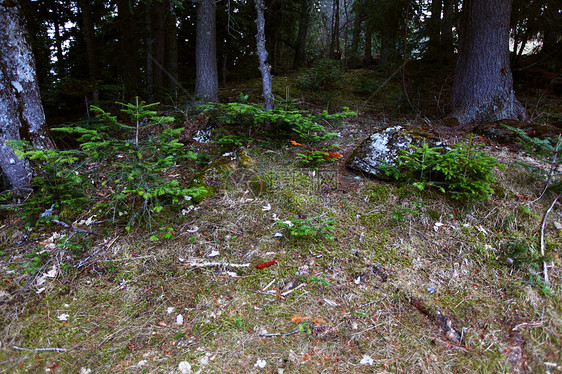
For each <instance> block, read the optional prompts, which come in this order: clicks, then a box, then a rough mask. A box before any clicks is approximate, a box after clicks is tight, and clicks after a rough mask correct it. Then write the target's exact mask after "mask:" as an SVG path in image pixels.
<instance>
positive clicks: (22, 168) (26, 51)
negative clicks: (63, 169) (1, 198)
mask: <svg viewBox="0 0 562 374" xmlns="http://www.w3.org/2000/svg"><path fill="white" fill-rule="evenodd" d="M26 38H27V32H26V30H25V26H24V22H23V18H22V17H21V13H20V8H19V4H18V2H17V1H10V2H0V50H1V51H2V53H1V54H0V168H2V171H3V173H4V175H5V176H6V177H7V179H8V181H9V183H10V184H11V186H12V188H14V189H15V190H18V191H20V192H23V191H25V190H28V189H29V183H30V180H31V172H30V169H29V165H28V163H27V162H26V161H25V160H20V159H19V158H18V157H17V156H16V155H15V154H14V152H13V150H12V149H11V148H10V147H9V146H7V145H6V140H10V139H13V140H19V139H24V140H28V141H30V142H31V144H33V145H34V146H36V147H44V148H52V147H53V143H52V141H51V140H50V139H49V137H48V136H47V132H46V130H45V114H44V112H43V106H42V105H41V97H40V94H39V86H38V84H37V77H36V73H35V62H34V60H33V55H32V52H31V47H30V45H29V43H28V41H27V39H26Z"/></svg>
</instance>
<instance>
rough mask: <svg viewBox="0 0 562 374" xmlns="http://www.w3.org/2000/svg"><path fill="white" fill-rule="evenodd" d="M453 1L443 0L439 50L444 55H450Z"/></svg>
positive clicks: (451, 52)
mask: <svg viewBox="0 0 562 374" xmlns="http://www.w3.org/2000/svg"><path fill="white" fill-rule="evenodd" d="M453 3H454V1H453V0H444V1H443V20H442V21H441V51H442V52H443V53H444V54H445V55H446V56H449V55H452V54H453V52H454V45H453V42H454V40H453V21H454V16H455V12H454V8H453V6H454V4H453Z"/></svg>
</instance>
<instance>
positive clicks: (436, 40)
mask: <svg viewBox="0 0 562 374" xmlns="http://www.w3.org/2000/svg"><path fill="white" fill-rule="evenodd" d="M441 9H442V0H432V1H431V18H430V19H429V27H428V29H429V30H428V31H429V42H428V47H427V54H428V55H429V56H439V53H440V51H441Z"/></svg>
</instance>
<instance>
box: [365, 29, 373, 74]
mask: <svg viewBox="0 0 562 374" xmlns="http://www.w3.org/2000/svg"><path fill="white" fill-rule="evenodd" d="M364 52H365V53H364V59H365V61H364V62H363V63H364V64H365V65H367V66H369V65H371V62H372V61H373V28H372V27H371V26H370V23H369V22H366V27H365V51H364Z"/></svg>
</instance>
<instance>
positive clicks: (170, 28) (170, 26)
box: [164, 1, 178, 90]
mask: <svg viewBox="0 0 562 374" xmlns="http://www.w3.org/2000/svg"><path fill="white" fill-rule="evenodd" d="M175 7H176V5H175V1H170V2H169V4H168V14H167V15H166V25H167V26H166V63H165V65H164V66H165V67H166V76H167V78H166V80H165V82H166V84H165V86H166V88H167V89H169V90H172V89H174V88H175V87H176V86H177V84H178V30H177V25H176V23H177V17H176V9H175Z"/></svg>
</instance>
